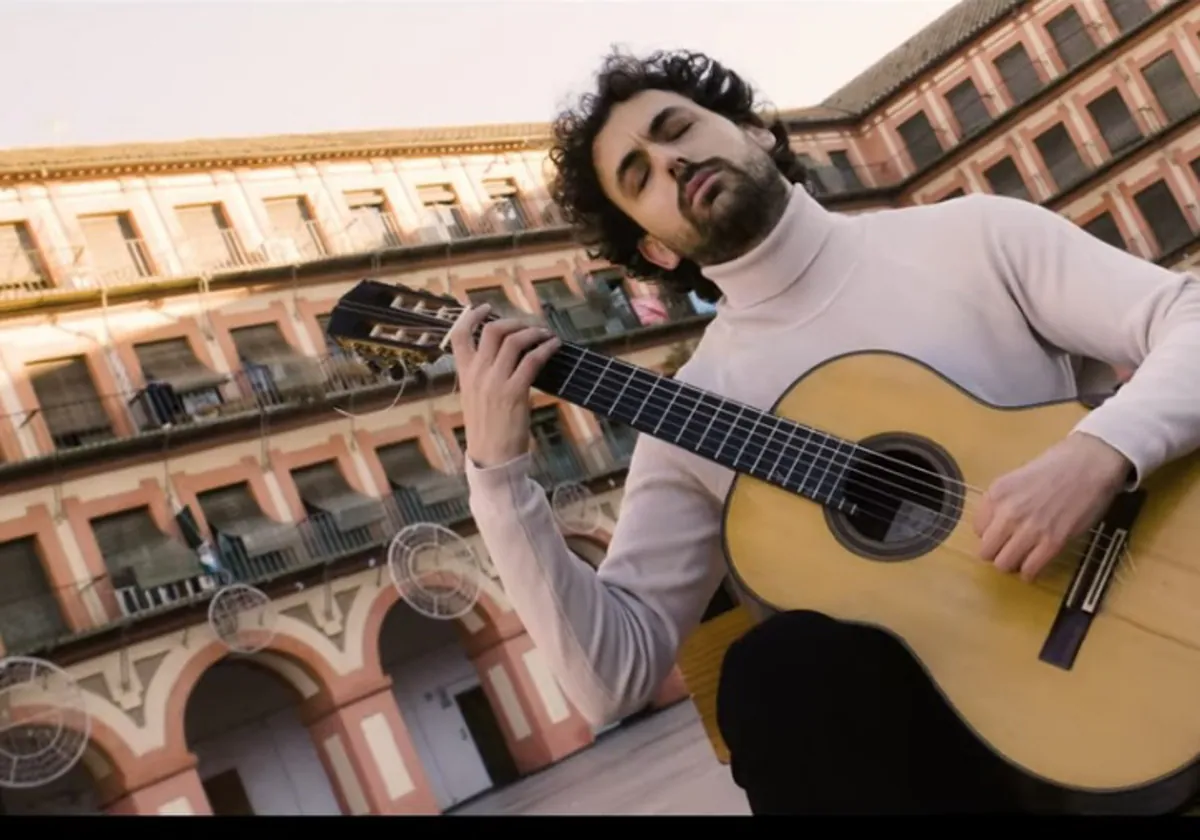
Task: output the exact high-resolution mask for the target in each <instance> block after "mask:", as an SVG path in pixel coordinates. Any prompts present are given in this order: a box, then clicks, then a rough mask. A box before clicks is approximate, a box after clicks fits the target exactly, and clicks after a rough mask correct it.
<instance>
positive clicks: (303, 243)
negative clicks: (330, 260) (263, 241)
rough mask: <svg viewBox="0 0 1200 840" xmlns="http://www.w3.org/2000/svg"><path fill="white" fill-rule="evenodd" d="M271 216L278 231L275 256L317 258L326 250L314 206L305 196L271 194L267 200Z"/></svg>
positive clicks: (273, 255) (286, 258)
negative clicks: (276, 195)
mask: <svg viewBox="0 0 1200 840" xmlns="http://www.w3.org/2000/svg"><path fill="white" fill-rule="evenodd" d="M263 207H264V208H266V211H267V218H268V219H269V220H270V222H271V227H272V228H273V229H274V231H275V236H274V237H272V239H271V244H270V246H269V247H270V248H272V249H274V253H272V255H271V256H272V258H273V259H275V260H279V261H285V262H286V261H287V260H290V259H305V260H314V259H317V258H319V257H323V256H325V254H326V249H325V241H324V239H322V238H321V232H320V231H319V230H318V229H317V222H316V219H314V218H313V214H312V208H310V207H309V204H308V199H307V198H305V197H304V196H288V197H287V198H269V199H266V200H264V201H263Z"/></svg>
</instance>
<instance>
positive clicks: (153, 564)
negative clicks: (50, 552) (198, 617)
mask: <svg viewBox="0 0 1200 840" xmlns="http://www.w3.org/2000/svg"><path fill="white" fill-rule="evenodd" d="M91 525H92V533H93V534H94V535H95V537H96V544H97V545H98V546H99V548H100V555H101V556H102V557H103V558H104V565H105V566H106V567H107V568H108V572H109V574H110V575H112V578H113V582H114V584H115V585H116V586H117V587H118V588H125V587H133V586H136V587H137V588H139V589H153V588H155V587H159V586H169V585H171V584H173V583H181V582H183V581H186V580H191V579H192V578H197V577H200V576H201V575H202V574H204V569H203V567H201V565H200V561H199V559H198V558H197V556H196V555H195V553H193V552H192V551H191V550H190V549H189V548H188V547H187V546H186V545H184V544H183V543H181V542H179V541H177V540H175V539H173V538H171V537H170V536H168V535H167V534H164V533H163V531H162V529H161V528H159V527H158V523H156V522H155V521H154V517H153V515H152V514H151V513H150V508H148V507H145V506H143V507H139V508H134V509H132V510H124V511H121V512H120V513H114V514H111V515H109V516H102V517H98V518H96V519H93V520H92V523H91ZM127 611H128V610H127Z"/></svg>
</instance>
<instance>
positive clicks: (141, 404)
mask: <svg viewBox="0 0 1200 840" xmlns="http://www.w3.org/2000/svg"><path fill="white" fill-rule="evenodd" d="M398 387H399V385H398V383H396V382H395V381H394V380H393V379H392V378H391V377H389V376H386V375H383V374H380V373H377V372H375V371H372V370H371V369H370V368H368V367H367V366H366V365H364V364H363V363H361V362H359V361H358V360H356V359H353V358H351V357H349V356H346V355H343V354H340V353H335V354H332V355H328V356H323V357H308V356H299V355H296V356H292V357H289V358H286V359H280V360H279V361H277V362H275V363H272V364H270V365H249V366H247V368H246V369H243V370H240V371H238V372H237V373H234V374H231V375H228V376H225V377H218V376H216V375H214V376H213V377H212V379H211V381H210V382H209V383H204V382H201V384H199V385H189V386H187V390H183V389H181V388H173V387H171V386H170V385H169V384H157V385H154V386H151V387H147V388H141V389H138V390H135V391H131V392H120V393H116V394H104V395H100V396H92V397H84V398H81V399H73V398H72V395H70V394H61V395H54V397H53V398H49V399H48V398H46V395H43V399H44V401H45V404H43V405H42V406H40V407H39V408H36V409H33V410H31V411H19V412H16V413H14V414H9V415H8V416H7V417H5V418H3V421H2V422H0V446H2V447H3V449H2V450H0V451H3V452H4V453H5V455H6V457H7V459H8V461H7V462H8V463H19V462H22V461H31V460H39V459H52V458H54V457H55V456H57V455H63V454H65V453H68V452H72V451H75V450H81V449H97V448H101V447H111V446H112V445H113V444H116V443H119V442H121V441H127V440H135V439H139V438H146V437H149V436H156V437H163V436H167V437H168V438H171V437H174V438H177V439H178V438H180V437H190V436H191V435H193V434H195V433H196V432H199V431H201V430H203V429H205V428H208V427H214V426H218V425H222V424H228V423H229V422H230V421H232V420H237V419H239V418H246V417H247V416H256V415H257V416H262V415H267V416H269V415H270V414H271V413H274V412H279V411H281V410H284V409H289V408H298V407H302V406H306V405H316V404H319V403H322V402H328V401H339V400H343V399H354V398H355V397H369V396H371V395H372V393H373V392H386V391H388V390H389V389H392V390H394V389H396V388H398ZM2 470H3V465H0V472H2Z"/></svg>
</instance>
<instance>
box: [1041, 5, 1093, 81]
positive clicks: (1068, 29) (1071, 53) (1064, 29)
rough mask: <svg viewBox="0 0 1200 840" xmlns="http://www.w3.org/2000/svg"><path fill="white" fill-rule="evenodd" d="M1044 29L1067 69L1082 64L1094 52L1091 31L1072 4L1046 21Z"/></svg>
mask: <svg viewBox="0 0 1200 840" xmlns="http://www.w3.org/2000/svg"><path fill="white" fill-rule="evenodd" d="M1046 31H1047V32H1048V33H1050V38H1051V39H1052V40H1053V41H1054V47H1055V49H1057V50H1058V55H1059V58H1061V59H1062V63H1063V65H1064V66H1065V67H1066V68H1067V69H1068V70H1070V69H1071V68H1073V67H1077V66H1078V65H1080V64H1082V63H1083V62H1085V61H1086V60H1087V59H1088V58H1090V57H1091V56H1092V54H1093V53H1095V52H1096V42H1095V41H1094V40H1093V39H1092V33H1091V32H1090V31H1089V29H1088V27H1087V25H1086V24H1084V22H1083V18H1081V17H1080V16H1079V12H1078V11H1076V9H1075V7H1074V6H1068V7H1067V8H1066V10H1065V11H1063V12H1061V13H1060V14H1058V15H1056V16H1055V17H1053V18H1051V19H1050V20H1049V21H1047V22H1046Z"/></svg>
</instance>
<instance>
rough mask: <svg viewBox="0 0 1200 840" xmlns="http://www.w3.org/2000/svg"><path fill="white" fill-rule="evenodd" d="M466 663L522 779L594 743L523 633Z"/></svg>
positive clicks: (589, 730) (492, 647)
mask: <svg viewBox="0 0 1200 840" xmlns="http://www.w3.org/2000/svg"><path fill="white" fill-rule="evenodd" d="M471 660H472V661H473V662H474V663H475V667H476V668H477V669H478V670H479V678H480V681H481V682H482V683H483V689H484V691H485V692H486V694H487V696H488V700H489V701H490V702H491V704H492V708H493V709H494V710H495V712H496V717H497V718H498V719H499V720H500V726H501V728H502V730H503V731H504V738H505V740H506V741H507V743H508V749H509V752H510V753H512V756H513V759H514V761H515V762H516V765H517V769H518V770H520V771H521V772H522V773H532V772H533V771H535V770H539V769H541V768H543V767H545V766H547V765H550V764H553V763H555V762H556V761H559V760H561V759H563V758H565V757H567V756H568V755H570V754H571V753H573V752H576V751H578V750H580V749H583V748H584V747H586V746H588V745H590V744H591V743H592V742H593V741H594V740H595V736H594V735H593V734H592V729H591V727H590V726H589V725H588V723H587V721H586V720H584V719H583V717H582V716H581V715H580V714H579V712H578V711H577V710H576V709H575V707H574V706H572V705H571V702H570V701H569V700H568V699H567V698H566V696H565V695H563V693H562V690H561V689H560V688H559V686H558V682H557V681H556V680H555V679H554V676H553V675H552V674H551V672H550V669H549V667H547V665H546V663H545V661H544V660H543V659H542V656H541V652H540V651H538V650H537V648H536V647H534V644H533V640H532V639H531V638H529V634H528V633H521V634H519V635H516V636H513V637H511V638H508V639H504V640H503V641H500V642H498V643H497V644H495V645H493V646H491V647H489V648H488V649H486V650H484V651H482V652H477V653H475V654H474V655H473V656H472V657H471Z"/></svg>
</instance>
